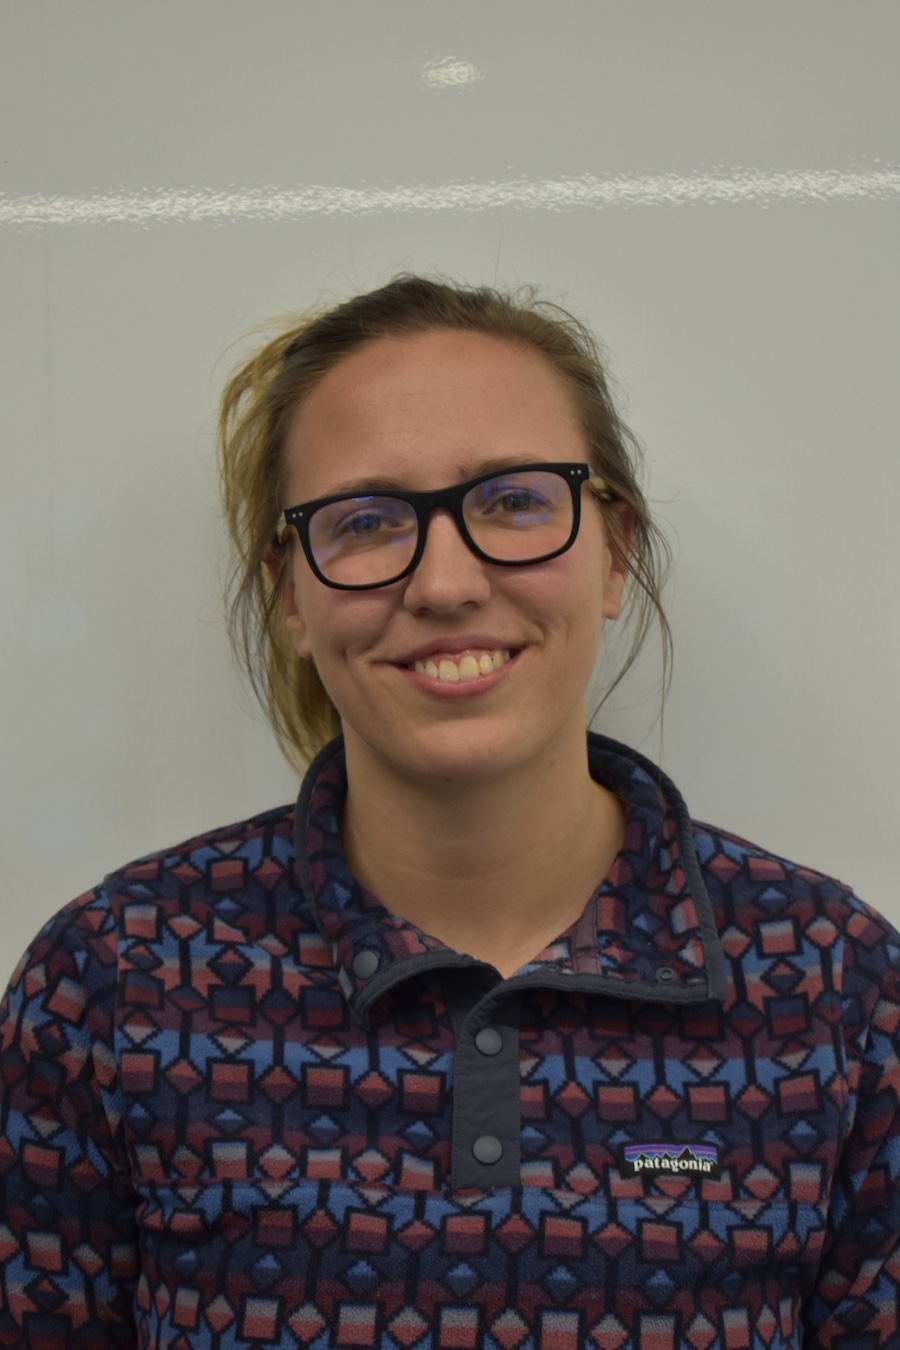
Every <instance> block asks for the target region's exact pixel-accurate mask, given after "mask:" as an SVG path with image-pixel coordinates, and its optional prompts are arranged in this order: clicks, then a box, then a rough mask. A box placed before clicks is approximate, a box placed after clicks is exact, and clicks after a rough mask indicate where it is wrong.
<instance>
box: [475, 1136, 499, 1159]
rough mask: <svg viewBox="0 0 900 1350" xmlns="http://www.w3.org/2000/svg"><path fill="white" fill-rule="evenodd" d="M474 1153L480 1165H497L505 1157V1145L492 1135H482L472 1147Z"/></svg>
mask: <svg viewBox="0 0 900 1350" xmlns="http://www.w3.org/2000/svg"><path fill="white" fill-rule="evenodd" d="M472 1152H473V1153H474V1155H475V1158H476V1161H478V1162H480V1163H495V1162H499V1160H500V1159H501V1158H502V1157H503V1145H502V1144H501V1143H500V1140H499V1139H495V1137H494V1136H493V1135H492V1134H482V1135H479V1136H478V1138H477V1139H476V1140H475V1143H474V1144H473V1145H472Z"/></svg>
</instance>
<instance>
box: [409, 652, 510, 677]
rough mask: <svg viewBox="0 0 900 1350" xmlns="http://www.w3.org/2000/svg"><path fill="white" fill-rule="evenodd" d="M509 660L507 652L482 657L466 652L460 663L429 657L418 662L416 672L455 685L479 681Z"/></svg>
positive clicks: (488, 653)
mask: <svg viewBox="0 0 900 1350" xmlns="http://www.w3.org/2000/svg"><path fill="white" fill-rule="evenodd" d="M508 660H509V652H508V651H506V650H499V649H498V650H497V651H495V652H482V653H481V655H480V656H475V655H473V654H472V653H471V652H466V654H465V656H461V657H460V659H459V661H454V660H453V658H452V657H450V656H442V657H441V658H440V660H439V661H434V660H432V658H431V657H428V658H427V660H425V661H417V662H416V663H415V670H416V671H417V672H418V674H419V675H430V676H431V678H432V679H438V680H445V681H447V682H449V683H453V684H455V683H457V682H458V681H460V680H462V681H466V680H477V679H478V677H479V675H490V674H491V673H492V671H495V670H499V669H500V667H501V666H505V665H506V663H507V661H508Z"/></svg>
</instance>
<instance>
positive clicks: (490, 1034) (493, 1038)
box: [475, 1027, 503, 1055]
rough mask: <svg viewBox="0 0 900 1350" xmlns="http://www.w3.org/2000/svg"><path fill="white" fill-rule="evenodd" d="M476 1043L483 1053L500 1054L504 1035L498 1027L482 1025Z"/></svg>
mask: <svg viewBox="0 0 900 1350" xmlns="http://www.w3.org/2000/svg"><path fill="white" fill-rule="evenodd" d="M475 1045H476V1047H477V1049H479V1050H480V1051H481V1053H482V1054H483V1055H499V1053H500V1051H501V1050H502V1049H503V1037H502V1036H501V1035H500V1032H499V1031H498V1030H497V1028H496V1027H482V1028H481V1030H480V1031H479V1032H478V1034H477V1035H476V1037H475Z"/></svg>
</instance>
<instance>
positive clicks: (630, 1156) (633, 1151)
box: [618, 1141, 722, 1181]
mask: <svg viewBox="0 0 900 1350" xmlns="http://www.w3.org/2000/svg"><path fill="white" fill-rule="evenodd" d="M618 1153H619V1171H620V1172H621V1173H622V1176H623V1177H645V1176H673V1177H687V1178H689V1179H690V1180H691V1181H694V1180H696V1181H702V1180H703V1178H704V1177H709V1178H710V1179H711V1180H713V1181H716V1180H718V1178H719V1177H720V1176H721V1175H722V1165H721V1161H720V1159H719V1150H718V1147H717V1146H716V1145H715V1144H705V1143H704V1144H677V1143H672V1142H671V1141H670V1142H669V1143H664V1144H620V1145H619V1149H618Z"/></svg>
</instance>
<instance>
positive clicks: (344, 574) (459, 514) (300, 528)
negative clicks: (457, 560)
mask: <svg viewBox="0 0 900 1350" xmlns="http://www.w3.org/2000/svg"><path fill="white" fill-rule="evenodd" d="M585 482H590V484H591V487H592V489H593V491H594V492H595V494H596V495H597V496H598V497H601V498H603V499H605V500H607V501H608V500H610V499H611V497H612V493H611V492H610V490H609V487H608V485H607V484H606V483H605V482H604V480H603V479H602V478H600V477H598V475H597V474H595V473H594V472H593V470H592V469H591V467H590V465H588V464H520V465H515V466H513V467H512V468H509V469H503V470H502V471H499V472H498V471H497V470H494V471H492V472H491V473H482V474H478V476H477V477H475V478H467V479H466V480H465V482H463V483H457V484H455V486H453V487H448V488H441V489H439V490H438V491H436V492H405V491H402V490H401V489H399V488H391V489H389V490H388V489H385V490H384V491H381V490H376V491H372V492H364V493H356V494H353V495H339V496H334V497H317V498H316V499H315V500H314V501H310V502H303V503H302V505H300V506H289V507H288V508H287V509H286V510H285V511H284V513H283V515H282V517H281V520H280V521H279V532H278V540H279V542H283V541H284V530H285V528H286V527H287V526H288V525H293V526H294V527H295V529H296V531H297V534H298V535H299V537H300V543H301V545H302V546H303V552H304V553H305V554H306V558H307V561H308V562H309V565H310V567H311V568H312V570H313V572H314V573H315V575H316V576H317V577H318V578H319V580H320V581H322V582H324V583H325V585H326V586H334V587H336V588H337V589H338V590H342V591H364V590H372V589H374V588H375V587H376V586H389V585H390V584H391V583H392V582H394V581H399V580H400V579H401V577H405V576H408V575H409V573H410V572H412V571H413V569H414V568H415V567H416V566H417V564H418V562H419V560H420V558H421V557H422V553H423V551H424V549H425V540H426V538H427V535H428V522H429V520H430V519H431V513H432V511H434V510H435V509H436V508H437V507H444V508H445V509H446V510H448V511H449V512H450V514H451V515H452V516H453V519H454V520H455V522H456V527H457V529H458V530H459V532H460V534H461V535H462V537H463V539H464V540H465V542H466V544H468V546H469V548H470V549H471V550H472V552H473V553H474V554H475V556H476V557H478V558H482V559H483V560H484V561H485V562H490V563H496V564H498V565H499V566H500V567H523V566H526V565H527V564H528V563H539V562H546V561H547V560H548V559H549V558H555V557H557V555H558V554H560V553H565V551H566V549H567V548H571V546H572V544H573V543H574V542H575V536H576V535H577V534H578V526H579V523H580V521H581V485H582V483H585Z"/></svg>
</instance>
